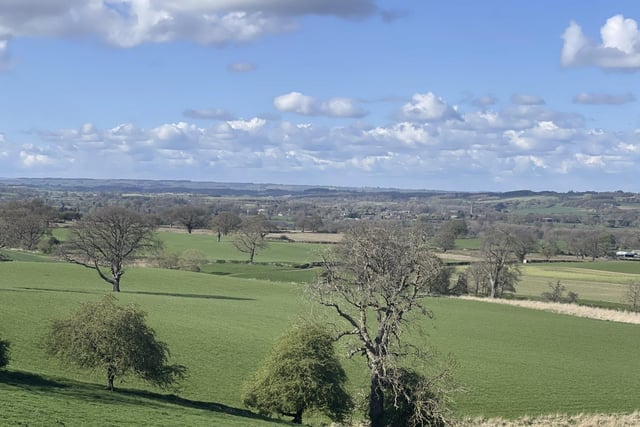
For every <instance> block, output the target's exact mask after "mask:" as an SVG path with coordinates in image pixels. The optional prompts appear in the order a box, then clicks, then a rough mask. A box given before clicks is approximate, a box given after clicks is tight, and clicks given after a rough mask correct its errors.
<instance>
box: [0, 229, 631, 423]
mask: <svg viewBox="0 0 640 427" xmlns="http://www.w3.org/2000/svg"><path fill="white" fill-rule="evenodd" d="M214 243H215V242H214ZM219 266H221V267H223V268H228V270H226V273H225V274H202V273H190V272H182V271H173V270H159V269H152V268H132V269H130V270H128V271H127V273H126V274H125V276H124V278H123V283H122V289H123V292H122V293H121V294H119V295H118V299H119V300H120V302H122V303H136V304H139V305H140V306H142V308H144V309H145V310H146V311H147V312H148V313H149V318H148V322H149V324H150V325H151V326H152V327H153V328H155V329H156V331H157V333H158V337H159V338H160V339H161V340H164V341H166V342H167V343H168V344H169V346H170V348H171V350H172V355H173V360H174V361H175V362H176V363H182V364H184V365H186V366H188V367H189V369H190V375H189V377H188V378H187V380H186V381H185V383H184V384H183V387H182V390H181V391H180V392H179V398H176V397H175V396H171V395H169V394H166V393H159V392H158V390H154V389H151V388H149V387H147V386H146V385H145V384H144V383H141V382H140V381H137V380H134V379H130V380H127V382H126V383H124V384H121V386H122V387H124V388H125V389H126V392H125V393H114V394H112V393H107V392H106V391H104V390H103V386H102V384H103V382H104V379H103V373H102V372H94V373H91V372H85V371H79V370H77V369H73V368H70V367H68V366H63V365H61V364H60V363H58V362H57V361H55V360H50V359H48V358H47V357H46V356H45V354H44V352H43V349H42V345H41V343H42V338H43V336H44V334H45V333H46V328H47V325H48V322H49V320H50V319H51V318H53V317H59V316H62V315H65V314H66V313H69V312H70V311H72V310H74V309H75V308H76V307H77V306H78V304H79V303H80V302H81V301H86V300H95V299H98V298H100V297H101V296H102V295H103V294H104V293H106V292H107V291H108V289H109V287H108V286H107V285H106V284H105V283H103V282H101V281H100V280H99V279H98V277H97V275H96V274H95V272H93V271H91V270H88V269H84V268H81V267H79V266H75V265H69V264H63V263H34V262H6V263H0V274H2V277H3V280H2V281H0V301H1V304H2V311H0V336H2V337H3V338H8V339H9V340H11V341H12V343H13V353H12V354H13V360H12V363H11V364H10V366H9V368H10V369H9V371H8V372H6V373H3V374H1V375H0V401H2V402H3V410H2V411H0V412H1V415H0V424H20V423H23V425H24V424H30V425H55V424H56V422H57V423H58V424H62V423H64V424H65V425H91V424H94V425H105V424H109V425H139V424H144V423H148V422H149V420H153V424H154V425H176V424H181V425H196V426H197V425H230V426H234V425H238V426H240V425H267V424H270V423H271V422H270V421H268V420H262V419H259V418H254V417H253V416H252V415H251V414H250V413H249V412H247V411H246V410H245V409H244V408H243V407H242V404H241V401H240V391H239V390H240V385H241V384H242V382H243V381H244V380H245V378H247V376H248V375H249V374H250V373H251V372H252V371H253V370H254V369H255V368H256V367H257V366H258V364H259V363H260V361H261V360H262V358H263V357H264V356H265V355H266V353H267V352H268V351H269V349H270V347H271V345H272V343H273V341H274V339H275V338H276V337H277V336H278V335H280V334H281V333H282V332H283V331H284V330H285V329H286V328H287V327H288V326H289V325H290V324H291V323H293V322H295V321H297V320H299V319H300V318H301V317H309V313H313V314H314V316H319V317H320V318H324V319H327V318H326V317H323V316H324V315H323V312H322V310H320V309H319V308H318V307H316V306H313V305H311V303H309V302H307V301H306V300H305V299H304V297H303V287H302V286H301V285H299V284H297V283H292V282H296V281H297V280H278V279H275V278H274V277H284V276H283V275H286V272H285V271H283V270H281V271H277V270H269V268H270V266H260V265H258V266H252V267H253V268H254V270H251V269H247V270H244V269H238V270H235V269H236V268H237V267H243V268H244V267H248V266H246V265H242V264H231V263H224V264H220V265H219ZM243 270H244V272H243ZM291 271H293V272H294V273H295V272H296V270H295V269H292V270H291ZM302 271H305V270H302ZM243 274H246V275H248V276H250V277H252V278H251V279H246V278H242V277H239V276H241V275H243ZM270 274H272V275H273V277H271V278H270V280H260V279H259V278H256V277H268V276H269V275H270ZM428 305H429V306H430V307H431V308H432V310H433V312H434V316H435V317H434V320H432V321H428V322H425V323H424V324H423V327H422V328H421V329H422V330H423V332H424V334H419V333H418V332H417V330H416V329H415V328H414V329H413V330H412V332H411V333H410V337H411V339H412V340H414V342H416V343H419V344H420V343H421V344H424V345H433V346H434V347H435V348H436V349H437V350H438V351H439V352H441V353H448V352H451V353H453V354H455V356H456V358H457V360H458V362H459V364H460V369H459V377H460V378H459V379H460V380H461V382H463V383H464V384H465V385H466V387H467V388H468V392H467V393H464V394H462V395H459V396H457V402H458V403H457V413H458V414H459V415H460V416H463V415H468V416H475V415H483V416H504V417H510V418H511V417H517V416H522V415H525V414H530V415H535V414H545V413H556V412H567V413H577V412H629V411H632V410H634V409H637V408H638V401H637V399H636V396H638V395H640V383H638V381H637V378H638V377H640V364H638V363H637V362H636V360H637V343H638V342H640V328H638V327H637V326H636V325H623V324H616V323H611V322H603V321H595V320H590V319H579V318H574V317H571V316H563V315H557V314H551V313H546V312H541V311H535V310H527V309H521V308H515V307H509V306H501V305H493V304H486V303H482V302H475V301H462V300H455V299H445V298H436V299H430V300H428ZM611 349H615V351H612V350H611ZM342 350H344V349H341V351H342ZM345 367H346V369H347V371H348V374H349V377H350V379H351V389H352V390H353V391H358V390H360V389H361V387H363V386H364V384H365V382H366V373H365V372H364V371H363V365H362V362H361V361H345ZM7 402H10V403H7ZM34 408H37V409H35V410H34Z"/></svg>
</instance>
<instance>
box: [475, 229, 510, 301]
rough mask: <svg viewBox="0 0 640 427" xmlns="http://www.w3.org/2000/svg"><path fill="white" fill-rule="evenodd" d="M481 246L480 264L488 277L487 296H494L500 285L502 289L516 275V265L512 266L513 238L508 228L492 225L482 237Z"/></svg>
mask: <svg viewBox="0 0 640 427" xmlns="http://www.w3.org/2000/svg"><path fill="white" fill-rule="evenodd" d="M481 247H482V248H481V251H482V258H483V262H482V263H481V266H482V268H483V270H484V272H485V274H486V276H487V279H488V283H489V296H490V297H491V298H495V297H496V292H497V291H498V290H499V289H500V288H501V285H502V288H503V289H504V287H505V285H506V284H511V282H513V279H514V278H517V276H518V275H517V274H515V271H517V267H515V266H513V252H514V249H515V238H514V236H513V235H512V234H511V233H510V232H509V231H508V230H506V229H504V228H500V227H494V228H493V229H491V230H488V231H487V233H486V234H485V235H484V237H483V238H482V242H481ZM514 270H515V271H514ZM514 274H515V276H514ZM505 279H510V280H509V281H506V280H505ZM516 281H517V280H516Z"/></svg>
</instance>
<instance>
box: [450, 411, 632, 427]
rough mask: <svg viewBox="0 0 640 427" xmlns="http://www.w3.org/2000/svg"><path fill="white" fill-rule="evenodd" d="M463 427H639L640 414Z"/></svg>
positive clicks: (471, 422)
mask: <svg viewBox="0 0 640 427" xmlns="http://www.w3.org/2000/svg"><path fill="white" fill-rule="evenodd" d="M460 426H461V427H471V426H474V427H524V426H527V427H543V426H544V427H637V426H640V412H637V411H636V412H633V413H631V414H578V415H560V414H557V415H543V416H539V417H522V418H520V419H517V420H505V419H502V418H490V419H481V418H476V419H465V420H464V421H463V422H461V423H460Z"/></svg>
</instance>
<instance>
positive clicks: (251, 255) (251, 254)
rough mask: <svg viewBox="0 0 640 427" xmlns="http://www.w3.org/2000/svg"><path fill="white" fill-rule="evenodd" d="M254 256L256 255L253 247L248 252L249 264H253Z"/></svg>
mask: <svg viewBox="0 0 640 427" xmlns="http://www.w3.org/2000/svg"><path fill="white" fill-rule="evenodd" d="M255 254H256V248H255V247H253V248H251V250H250V251H249V264H253V257H254V256H255Z"/></svg>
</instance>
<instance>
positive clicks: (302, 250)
mask: <svg viewBox="0 0 640 427" xmlns="http://www.w3.org/2000/svg"><path fill="white" fill-rule="evenodd" d="M158 237H159V238H160V240H161V241H162V242H163V243H164V247H165V249H167V250H168V251H170V252H175V253H178V254H180V253H182V252H184V251H186V250H188V249H196V250H199V251H201V252H202V253H203V254H204V255H205V257H206V259H208V260H212V261H213V260H235V261H247V260H248V259H249V256H248V255H247V254H245V253H242V252H240V251H238V250H237V249H236V248H235V247H234V246H233V243H232V241H231V237H230V236H223V237H222V241H220V242H217V241H216V237H215V236H214V235H209V234H186V233H173V232H167V231H161V232H158ZM325 248H326V245H323V244H313V243H297V242H295V243H291V242H286V241H283V242H278V241H269V242H268V244H267V247H266V248H265V249H263V250H259V251H258V252H257V255H256V257H255V262H287V263H293V264H303V263H310V262H313V261H320V260H322V254H323V252H324V250H325Z"/></svg>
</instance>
